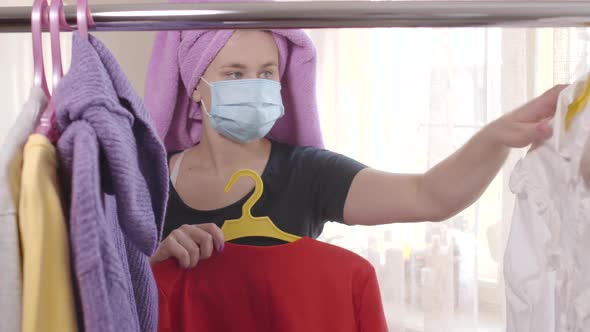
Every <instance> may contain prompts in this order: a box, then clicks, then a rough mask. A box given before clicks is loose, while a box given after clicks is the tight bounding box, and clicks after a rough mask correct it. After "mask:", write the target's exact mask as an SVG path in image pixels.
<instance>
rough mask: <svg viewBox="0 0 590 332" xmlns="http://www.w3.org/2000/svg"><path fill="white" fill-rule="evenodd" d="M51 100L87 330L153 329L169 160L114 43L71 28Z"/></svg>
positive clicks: (77, 279)
mask: <svg viewBox="0 0 590 332" xmlns="http://www.w3.org/2000/svg"><path fill="white" fill-rule="evenodd" d="M53 101H54V103H55V109H56V115H57V122H58V126H59V129H60V131H61V132H62V136H61V138H60V139H59V141H58V144H57V145H58V150H59V154H60V159H61V160H60V161H61V164H62V168H63V178H64V179H65V180H66V182H67V183H66V187H65V188H66V189H67V191H68V198H69V199H68V200H67V205H68V206H69V209H68V210H69V213H70V216H69V217H70V241H71V246H72V256H73V269H74V274H75V277H76V281H77V283H78V288H79V293H80V301H81V304H82V311H83V312H82V316H83V321H84V327H85V330H86V332H91V331H97V332H109V331H113V332H114V331H116V332H128V331H155V330H156V328H157V314H158V311H157V305H158V302H157V301H158V293H157V288H156V284H155V281H154V278H153V275H152V273H151V267H150V264H149V257H150V256H151V255H152V254H153V253H154V252H155V250H156V248H157V247H158V244H159V241H160V237H161V232H162V223H163V218H164V211H165V206H166V201H167V199H168V197H167V196H168V166H167V163H166V152H165V150H164V146H163V145H162V143H161V142H160V141H159V139H158V137H157V134H156V132H155V130H154V129H153V128H152V125H151V123H150V121H149V117H148V115H147V113H146V112H145V110H144V108H143V104H142V102H141V100H140V98H139V97H138V96H137V95H136V93H135V92H134V91H133V88H132V87H131V84H130V83H129V81H128V80H127V78H126V77H125V74H124V73H123V71H122V70H121V68H120V66H119V64H118V63H117V62H116V60H115V58H114V57H113V55H112V54H111V53H110V52H109V51H108V49H107V48H106V47H105V46H104V45H103V44H102V43H101V42H100V41H99V40H97V39H96V38H94V37H93V36H89V40H85V39H84V38H81V37H80V36H79V35H78V33H74V34H73V42H72V64H71V68H70V70H69V72H68V73H67V75H65V76H64V77H63V79H62V80H61V82H60V84H59V86H58V87H57V89H56V91H55V93H54V97H53Z"/></svg>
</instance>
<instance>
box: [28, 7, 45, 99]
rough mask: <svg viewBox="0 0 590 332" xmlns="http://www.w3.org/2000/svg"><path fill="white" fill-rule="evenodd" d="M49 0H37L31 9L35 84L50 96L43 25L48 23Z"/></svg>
mask: <svg viewBox="0 0 590 332" xmlns="http://www.w3.org/2000/svg"><path fill="white" fill-rule="evenodd" d="M46 9H47V0H35V2H34V3H33V10H32V11H31V32H32V37H33V71H34V75H33V84H34V85H35V86H36V87H38V88H41V89H42V90H43V92H45V96H46V97H49V89H48V88H47V78H46V76H45V65H44V63H43V38H42V37H43V25H45V24H47V16H46V15H45V14H46Z"/></svg>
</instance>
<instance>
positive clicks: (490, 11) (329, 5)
mask: <svg viewBox="0 0 590 332" xmlns="http://www.w3.org/2000/svg"><path fill="white" fill-rule="evenodd" d="M90 10H91V13H92V17H93V19H94V22H95V25H94V26H93V27H90V30H93V31H156V30H188V29H240V28H241V29H248V28H251V29H265V28H267V29H268V28H370V27H590V2H586V1H583V2H582V1H544V2H537V1H528V2H512V1H323V2H316V1H314V2H310V1H291V2H257V3H256V2H253V3H251V2H249V3H244V2H242V3H191V4H176V3H175V4H171V3H161V4H153V3H152V4H109V5H90ZM64 12H65V17H66V21H67V22H68V24H69V25H70V26H71V27H72V28H75V27H76V6H75V5H67V6H64ZM30 15H31V8H30V7H0V32H29V31H30Z"/></svg>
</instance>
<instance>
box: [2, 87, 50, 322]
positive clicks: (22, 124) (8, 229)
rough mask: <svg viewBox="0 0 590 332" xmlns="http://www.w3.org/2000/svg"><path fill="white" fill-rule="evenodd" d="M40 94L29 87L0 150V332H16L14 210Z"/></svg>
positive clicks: (18, 283)
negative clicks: (26, 146)
mask: <svg viewBox="0 0 590 332" xmlns="http://www.w3.org/2000/svg"><path fill="white" fill-rule="evenodd" d="M45 104H46V98H45V94H44V93H43V90H41V89H40V88H37V87H33V88H32V89H31V92H30V94H29V100H28V101H27V102H26V103H25V105H24V106H23V109H22V111H21V112H20V113H19V115H18V118H17V119H16V122H15V124H14V125H13V126H12V128H11V129H10V131H9V133H8V135H7V136H6V138H5V139H4V144H3V145H2V148H1V149H0V271H2V273H1V275H0V322H2V331H6V332H17V331H18V332H20V331H21V317H22V316H21V313H22V301H21V297H22V274H21V253H20V240H19V234H18V224H17V220H18V218H17V213H16V212H17V208H18V204H19V203H18V202H19V196H20V185H21V171H22V161H23V156H22V155H23V153H22V151H23V148H24V146H25V143H26V140H27V138H28V137H29V135H30V134H31V133H32V132H33V129H34V127H35V125H36V123H37V118H38V117H39V114H40V111H41V110H42V109H44V108H45Z"/></svg>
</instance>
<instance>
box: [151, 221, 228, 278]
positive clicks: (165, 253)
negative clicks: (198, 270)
mask: <svg viewBox="0 0 590 332" xmlns="http://www.w3.org/2000/svg"><path fill="white" fill-rule="evenodd" d="M223 243H224V239H223V232H222V231H221V229H220V228H219V227H217V225H215V224H200V225H182V226H180V227H179V228H177V229H175V230H173V231H172V232H171V233H170V235H168V237H167V238H165V239H164V241H162V242H161V243H160V246H159V247H158V250H156V253H155V254H154V255H153V256H152V257H151V258H150V263H151V264H155V263H158V262H161V261H163V260H166V259H168V258H170V257H174V258H176V260H178V264H179V265H180V266H181V267H183V268H193V267H195V266H197V263H199V260H201V259H207V258H209V257H211V254H212V253H213V250H217V251H219V252H223Z"/></svg>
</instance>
